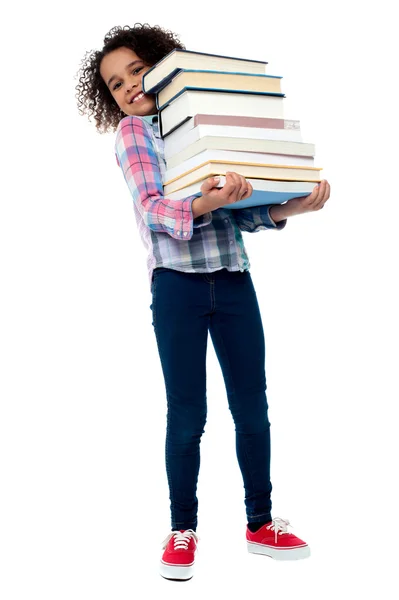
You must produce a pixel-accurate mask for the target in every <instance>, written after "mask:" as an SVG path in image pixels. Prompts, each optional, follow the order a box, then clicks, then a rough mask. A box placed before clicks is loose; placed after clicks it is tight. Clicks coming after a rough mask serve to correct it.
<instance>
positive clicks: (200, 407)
mask: <svg viewBox="0 0 399 600" xmlns="http://www.w3.org/2000/svg"><path fill="white" fill-rule="evenodd" d="M207 304H208V305H209V284H207V283H206V282H205V281H204V280H203V278H202V276H201V275H200V274H196V273H179V272H177V271H172V270H168V269H162V270H161V271H158V270H156V271H155V276H154V282H153V304H152V309H153V325H154V329H155V334H156V338H157V344H158V351H159V356H160V359H161V365H162V370H163V375H164V380H165V388H166V396H167V431H166V444H165V462H166V472H167V477H168V484H169V493H170V507H171V521H172V529H194V530H195V529H196V527H197V509H198V499H197V495H196V490H197V481H198V473H199V467H200V450H199V446H200V440H201V435H202V433H203V432H204V426H205V422H206V413H207V405H206V349H207V340H208V325H209V306H207Z"/></svg>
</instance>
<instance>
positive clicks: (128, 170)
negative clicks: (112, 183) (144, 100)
mask: <svg viewBox="0 0 399 600" xmlns="http://www.w3.org/2000/svg"><path fill="white" fill-rule="evenodd" d="M115 155H116V160H117V163H118V165H119V166H120V167H121V169H122V172H123V176H124V178H125V180H126V183H127V185H128V187H129V190H130V193H131V194H132V196H133V201H134V203H135V205H136V206H137V208H138V210H139V212H140V214H141V216H142V218H143V220H144V223H145V224H146V226H147V227H149V228H150V229H151V230H152V231H156V232H164V233H168V234H169V235H170V236H172V237H174V238H175V239H178V240H180V239H183V240H189V239H191V237H192V235H193V227H201V226H204V225H208V224H209V223H210V222H211V220H212V215H211V214H210V213H208V214H205V215H201V216H199V217H198V218H197V219H196V220H195V221H194V216H193V212H192V203H193V201H194V200H195V199H196V196H188V197H187V198H184V199H182V200H169V199H168V198H165V197H164V195H163V184H162V176H161V171H160V167H159V164H158V157H157V153H156V150H155V148H154V144H153V140H152V137H151V134H150V132H149V131H148V129H147V127H146V125H145V124H144V122H143V121H142V120H141V119H139V118H137V117H125V118H123V119H122V120H121V121H120V123H119V125H118V128H117V131H116V141H115Z"/></svg>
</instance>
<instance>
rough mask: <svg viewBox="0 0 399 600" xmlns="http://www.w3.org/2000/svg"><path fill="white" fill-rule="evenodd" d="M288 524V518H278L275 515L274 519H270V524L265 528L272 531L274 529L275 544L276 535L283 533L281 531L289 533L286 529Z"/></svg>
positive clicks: (275, 540) (275, 541)
mask: <svg viewBox="0 0 399 600" xmlns="http://www.w3.org/2000/svg"><path fill="white" fill-rule="evenodd" d="M288 525H290V522H289V521H288V519H280V518H279V517H275V518H274V519H272V522H271V524H270V525H268V526H267V527H266V529H271V530H272V531H274V543H275V544H277V536H278V535H283V533H289V531H287V527H288Z"/></svg>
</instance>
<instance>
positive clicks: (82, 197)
mask: <svg viewBox="0 0 399 600" xmlns="http://www.w3.org/2000/svg"><path fill="white" fill-rule="evenodd" d="M387 7H388V2H384V1H382V2H379V3H378V4H375V5H371V4H370V3H364V2H353V1H352V2H342V3H337V2H335V3H323V2H317V1H308V0H304V1H303V2H300V3H296V2H292V3H288V2H283V3H280V2H274V3H263V2H257V3H256V2H251V1H248V2H245V4H242V5H241V4H239V3H238V4H237V5H234V4H233V3H223V2H222V3H219V4H218V3H216V2H210V1H209V0H205V1H202V2H201V3H198V4H196V3H192V4H190V5H188V4H186V5H183V3H182V4H181V5H180V3H179V2H177V1H174V0H172V1H171V2H169V3H166V2H160V1H158V0H157V1H153V2H151V3H148V4H147V5H146V6H140V7H137V8H136V7H135V3H132V2H126V1H124V0H122V1H120V2H119V3H114V4H113V5H108V3H101V2H81V3H76V4H75V5H72V7H68V5H64V6H62V7H60V6H59V5H57V4H53V3H45V2H40V1H39V2H36V3H33V4H27V3H23V4H22V5H19V6H18V7H17V6H13V7H11V8H10V7H8V9H7V11H8V12H7V15H4V18H2V21H3V23H5V25H4V30H3V32H2V36H1V41H0V43H1V50H2V52H1V56H2V61H1V62H2V68H1V73H2V83H1V87H2V94H1V102H2V109H3V110H2V114H3V117H4V118H3V122H2V157H3V158H2V167H3V168H2V176H1V218H0V286H1V296H0V303H1V311H0V319H1V322H0V327H1V329H0V351H1V381H0V385H1V390H0V391H1V414H0V417H1V422H0V435H1V438H0V450H1V456H0V460H1V471H0V481H1V488H2V491H1V495H0V522H1V523H0V525H1V530H0V549H1V557H0V559H1V565H2V568H1V571H2V575H1V578H0V595H1V597H2V599H3V600H14V599H21V600H22V599H24V600H25V599H26V598H29V599H30V598H36V597H37V598H39V597H40V598H41V600H47V599H52V600H53V599H54V598H57V600H64V599H68V600H70V599H71V598H74V599H84V600H87V599H89V598H93V599H94V598H95V600H102V599H107V600H109V599H110V598H118V600H123V599H125V598H126V599H127V598H131V597H132V596H133V597H138V596H137V594H138V593H139V590H141V592H140V594H141V595H140V596H139V597H140V598H153V597H155V596H156V595H157V594H159V597H160V596H161V595H162V597H164V598H180V597H181V598H182V597H183V595H184V597H186V595H187V594H189V595H190V596H192V597H194V598H200V597H202V594H203V593H204V592H205V593H208V592H209V593H211V594H213V593H215V594H220V593H225V594H226V595H227V594H229V595H230V594H234V595H235V596H237V597H239V596H242V595H243V594H244V593H245V595H246V597H248V598H249V597H252V596H254V597H255V594H256V595H257V596H259V597H268V598H276V597H278V598H281V599H284V600H285V599H288V598H292V597H293V596H294V595H295V597H297V598H301V599H302V598H303V599H305V598H306V599H313V598H314V599H316V598H317V599H319V598H323V599H324V600H327V599H330V598H331V599H332V598H336V597H337V596H340V597H341V598H345V599H346V598H351V597H353V596H356V597H360V596H361V595H364V594H365V593H366V592H369V593H370V595H371V594H374V593H375V594H379V596H381V597H384V598H391V597H393V596H394V595H395V592H394V587H393V585H394V570H393V569H394V564H393V558H394V556H395V543H396V540H395V535H397V533H396V534H395V532H397V518H396V514H395V511H396V508H397V501H398V495H397V492H396V489H395V488H396V478H397V476H395V472H397V466H396V462H397V456H398V448H397V442H396V439H397V435H396V431H397V424H396V423H397V422H396V419H395V417H394V415H395V414H396V411H395V408H396V406H395V405H396V404H397V401H398V399H399V398H398V395H399V394H398V385H397V370H396V369H397V363H398V360H397V339H398V319H397V307H398V294H397V287H396V284H397V279H398V277H397V273H398V267H397V262H398V259H397V257H398V245H397V234H396V227H397V217H398V206H397V202H398V193H397V186H396V181H395V180H394V176H395V173H396V170H397V164H395V167H396V169H395V168H394V164H393V163H394V160H395V161H397V156H398V145H397V140H398V127H397V123H398V117H397V103H398V100H397V93H396V91H395V88H396V86H397V80H396V81H395V78H396V73H397V67H396V65H395V64H394V58H393V57H394V54H395V48H394V42H393V41H392V40H395V39H396V38H395V33H394V19H393V14H392V13H391V14H390V13H389V12H388V8H387ZM135 22H149V23H150V24H152V25H155V24H159V25H161V26H163V27H166V28H169V29H172V30H173V31H175V32H177V33H178V34H179V35H180V37H181V40H182V41H183V43H185V45H186V46H187V48H188V49H191V50H199V51H204V52H210V53H212V52H213V53H219V54H225V55H231V56H241V57H245V58H250V59H251V58H253V59H258V60H266V61H268V63H269V65H268V73H269V74H273V75H281V76H282V77H283V80H282V85H283V91H284V93H285V94H286V99H285V107H286V108H285V114H286V117H287V118H294V119H299V120H300V122H301V129H302V133H303V139H304V141H309V142H312V143H315V144H316V151H317V155H316V164H317V165H318V166H321V167H323V168H324V171H323V176H324V177H325V178H326V179H328V181H329V182H330V184H331V198H330V200H329V201H328V202H327V204H326V206H325V208H324V209H323V210H322V211H319V212H317V213H313V214H306V215H301V216H297V217H292V218H290V219H289V220H288V223H287V226H286V228H285V229H284V230H283V231H282V232H273V231H263V232H260V233H257V234H246V233H244V241H245V244H246V247H247V250H248V252H249V255H250V259H251V267H252V268H251V273H252V277H253V280H254V283H255V287H256V290H257V294H258V299H259V304H260V308H261V312H262V316H263V322H264V328H265V336H266V347H267V351H266V373H267V382H268V401H269V405H270V410H269V417H270V421H271V434H272V483H273V486H274V490H273V515H274V516H280V517H283V518H288V519H290V521H291V523H292V524H293V526H294V529H293V532H294V533H296V534H297V535H299V536H300V537H303V538H304V539H305V540H307V541H308V543H309V545H310V546H311V550H312V557H311V558H310V559H308V560H306V561H298V562H293V563H279V562H277V561H272V560H270V559H267V558H266V557H260V556H253V555H249V554H247V551H246V543H245V525H246V518H245V509H244V490H243V486H242V480H241V475H240V472H239V469H238V464H237V460H236V456H235V441H234V425H233V421H232V419H231V415H230V412H229V410H228V406H227V397H226V393H225V389H224V383H223V378H222V375H221V371H220V368H219V364H218V362H217V359H216V355H215V353H214V350H213V346H212V343H211V340H210V339H209V352H208V405H209V409H208V422H207V425H206V428H205V434H204V436H203V438H202V443H201V452H202V454H201V472H200V479H199V488H198V497H199V505H200V506H199V526H198V534H199V536H200V546H199V553H198V559H197V570H196V574H195V577H194V579H192V580H191V581H190V582H187V583H186V584H178V583H175V582H169V581H166V580H163V579H162V578H161V577H160V576H159V575H158V561H159V558H160V555H161V542H162V540H163V539H164V538H165V536H166V535H167V534H168V532H169V530H170V520H169V519H170V517H169V498H168V489H167V481H166V474H165V469H164V438H165V426H166V399H165V391H164V382H163V376H162V371H161V367H160V363H159V357H158V352H157V347H156V340H155V336H154V333H153V328H152V324H151V320H152V319H151V311H150V304H151V295H150V290H149V286H148V281H147V272H146V260H145V259H146V252H145V249H144V247H143V246H142V244H141V240H140V238H139V234H138V231H137V230H136V224H135V219H134V213H133V207H132V199H131V197H130V194H129V191H128V188H127V186H126V184H125V181H124V179H123V176H122V173H121V171H120V169H119V168H118V167H117V165H116V161H115V157H114V154H113V144H114V135H113V134H108V135H100V134H98V133H97V132H96V130H95V127H94V122H89V121H88V119H87V117H82V116H80V115H79V114H78V110H77V102H76V99H75V89H74V88H75V85H76V83H77V80H76V79H74V76H75V74H76V73H77V71H78V69H79V65H80V61H81V59H82V58H83V56H84V54H85V52H86V51H87V50H92V49H100V48H101V47H102V40H103V36H104V35H105V33H106V32H107V31H108V30H109V29H111V27H113V26H115V25H125V24H129V25H133V24H134V23H135ZM396 555H397V551H396Z"/></svg>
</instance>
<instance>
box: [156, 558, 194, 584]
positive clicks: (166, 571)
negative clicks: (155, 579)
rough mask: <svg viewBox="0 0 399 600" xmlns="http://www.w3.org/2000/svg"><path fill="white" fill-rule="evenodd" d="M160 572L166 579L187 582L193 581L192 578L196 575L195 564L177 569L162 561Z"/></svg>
mask: <svg viewBox="0 0 399 600" xmlns="http://www.w3.org/2000/svg"><path fill="white" fill-rule="evenodd" d="M159 572H160V574H161V575H162V577H164V578H165V579H178V580H180V581H186V580H187V579H191V577H192V576H193V575H194V563H191V565H187V566H184V567H183V566H178V567H175V566H173V565H167V564H166V563H164V562H163V561H162V560H161V563H160V565H159Z"/></svg>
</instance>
